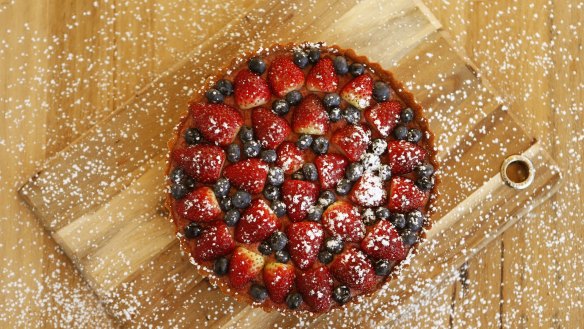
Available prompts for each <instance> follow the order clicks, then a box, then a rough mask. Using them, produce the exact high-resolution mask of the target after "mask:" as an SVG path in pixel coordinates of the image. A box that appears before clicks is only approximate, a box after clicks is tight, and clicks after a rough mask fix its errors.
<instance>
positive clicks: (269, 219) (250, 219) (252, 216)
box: [235, 199, 280, 243]
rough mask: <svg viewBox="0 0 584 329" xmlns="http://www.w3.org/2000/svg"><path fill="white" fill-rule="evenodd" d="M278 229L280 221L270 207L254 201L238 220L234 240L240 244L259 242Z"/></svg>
mask: <svg viewBox="0 0 584 329" xmlns="http://www.w3.org/2000/svg"><path fill="white" fill-rule="evenodd" d="M278 228H280V221H279V220H278V217H276V215H275V214H274V212H273V211H272V209H271V208H270V205H268V204H267V203H266V201H264V200H262V199H255V200H253V201H252V202H251V205H250V206H249V208H247V209H246V210H245V213H244V214H243V216H242V217H241V219H240V220H239V222H238V224H237V227H236V228H235V240H237V241H238V242H241V243H254V242H260V241H262V240H264V239H266V238H267V237H269V236H270V235H271V234H272V233H274V231H276V230H277V229H278Z"/></svg>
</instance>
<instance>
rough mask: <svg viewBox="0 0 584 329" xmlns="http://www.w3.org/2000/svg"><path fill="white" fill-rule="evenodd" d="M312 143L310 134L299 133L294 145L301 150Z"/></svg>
mask: <svg viewBox="0 0 584 329" xmlns="http://www.w3.org/2000/svg"><path fill="white" fill-rule="evenodd" d="M310 145H312V136H311V135H300V136H299V137H298V140H297V141H296V146H297V147H298V148H299V149H301V150H306V149H307V148H309V147H310Z"/></svg>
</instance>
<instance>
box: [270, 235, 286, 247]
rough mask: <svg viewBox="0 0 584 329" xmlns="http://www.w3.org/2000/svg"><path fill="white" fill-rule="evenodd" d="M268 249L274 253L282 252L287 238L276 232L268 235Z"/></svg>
mask: <svg viewBox="0 0 584 329" xmlns="http://www.w3.org/2000/svg"><path fill="white" fill-rule="evenodd" d="M269 241H270V247H272V249H274V250H275V251H280V250H284V248H285V247H286V245H287V244H288V237H287V236H286V234H285V233H284V232H282V231H276V232H274V233H272V235H270V240H269Z"/></svg>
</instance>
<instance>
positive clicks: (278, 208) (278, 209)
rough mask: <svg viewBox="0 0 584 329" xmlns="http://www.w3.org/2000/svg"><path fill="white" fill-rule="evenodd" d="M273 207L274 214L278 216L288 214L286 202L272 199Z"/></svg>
mask: <svg viewBox="0 0 584 329" xmlns="http://www.w3.org/2000/svg"><path fill="white" fill-rule="evenodd" d="M271 208H272V211H273V212H274V214H276V216H278V217H282V216H284V215H286V204H285V203H284V202H282V201H280V200H274V201H272V205H271Z"/></svg>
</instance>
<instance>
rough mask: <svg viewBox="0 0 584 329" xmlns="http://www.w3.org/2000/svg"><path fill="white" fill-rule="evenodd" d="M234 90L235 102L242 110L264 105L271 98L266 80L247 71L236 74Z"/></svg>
mask: <svg viewBox="0 0 584 329" xmlns="http://www.w3.org/2000/svg"><path fill="white" fill-rule="evenodd" d="M234 88H235V94H234V96H235V102H236V103H237V105H238V106H239V108H240V109H242V110H245V109H250V108H252V107H256V106H260V105H264V104H266V103H267V102H268V101H269V100H270V97H271V94H270V87H268V83H267V82H266V80H264V79H262V77H260V76H259V75H257V74H254V73H253V72H251V71H250V70H248V69H243V70H241V71H239V73H237V76H236V77H235V80H234Z"/></svg>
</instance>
